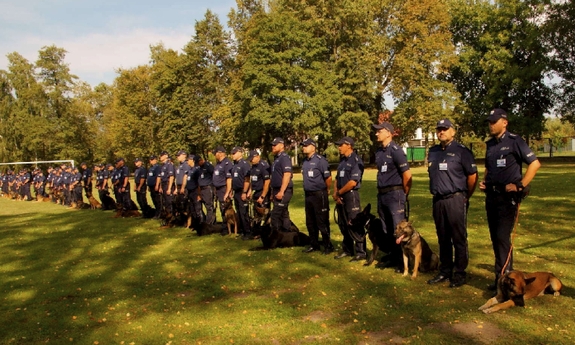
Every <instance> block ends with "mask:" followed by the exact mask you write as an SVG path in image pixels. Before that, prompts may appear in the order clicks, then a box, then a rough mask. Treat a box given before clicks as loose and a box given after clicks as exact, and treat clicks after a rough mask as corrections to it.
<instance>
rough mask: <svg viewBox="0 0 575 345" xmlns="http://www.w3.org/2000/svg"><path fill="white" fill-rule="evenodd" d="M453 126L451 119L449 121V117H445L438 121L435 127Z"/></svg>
mask: <svg viewBox="0 0 575 345" xmlns="http://www.w3.org/2000/svg"><path fill="white" fill-rule="evenodd" d="M452 127H453V123H451V121H449V119H443V120H439V121H437V125H436V126H435V129H439V128H452Z"/></svg>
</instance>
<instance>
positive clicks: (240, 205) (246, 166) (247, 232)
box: [232, 146, 253, 240]
mask: <svg viewBox="0 0 575 345" xmlns="http://www.w3.org/2000/svg"><path fill="white" fill-rule="evenodd" d="M243 153H244V150H243V149H242V148H241V147H239V146H236V147H234V148H233V149H232V160H233V162H234V165H233V167H232V189H233V190H234V203H235V204H236V210H237V211H238V218H239V221H240V224H239V230H240V233H241V234H242V235H243V239H244V240H249V239H253V237H252V231H251V227H250V220H249V200H248V192H249V189H250V171H251V166H250V163H248V162H247V161H246V160H245V159H244V158H243Z"/></svg>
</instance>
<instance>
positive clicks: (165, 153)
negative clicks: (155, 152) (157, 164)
mask: <svg viewBox="0 0 575 345" xmlns="http://www.w3.org/2000/svg"><path fill="white" fill-rule="evenodd" d="M168 155H169V153H168V151H165V150H164V151H162V152H160V157H162V156H168Z"/></svg>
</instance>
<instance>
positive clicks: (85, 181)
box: [80, 162, 92, 198]
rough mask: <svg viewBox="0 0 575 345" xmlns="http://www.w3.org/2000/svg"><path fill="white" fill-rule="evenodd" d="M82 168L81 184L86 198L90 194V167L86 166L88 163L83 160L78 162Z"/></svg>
mask: <svg viewBox="0 0 575 345" xmlns="http://www.w3.org/2000/svg"><path fill="white" fill-rule="evenodd" d="M80 168H82V185H83V186H84V193H86V198H89V197H90V196H92V169H90V168H88V165H87V164H86V163H84V162H82V164H80Z"/></svg>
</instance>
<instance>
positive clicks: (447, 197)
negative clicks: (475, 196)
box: [433, 192, 463, 200]
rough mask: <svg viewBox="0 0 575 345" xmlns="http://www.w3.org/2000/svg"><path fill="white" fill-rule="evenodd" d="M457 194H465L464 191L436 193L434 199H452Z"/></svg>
mask: <svg viewBox="0 0 575 345" xmlns="http://www.w3.org/2000/svg"><path fill="white" fill-rule="evenodd" d="M456 195H463V192H455V193H449V194H435V195H434V196H433V200H445V199H451V198H453V197H454V196H456Z"/></svg>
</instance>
